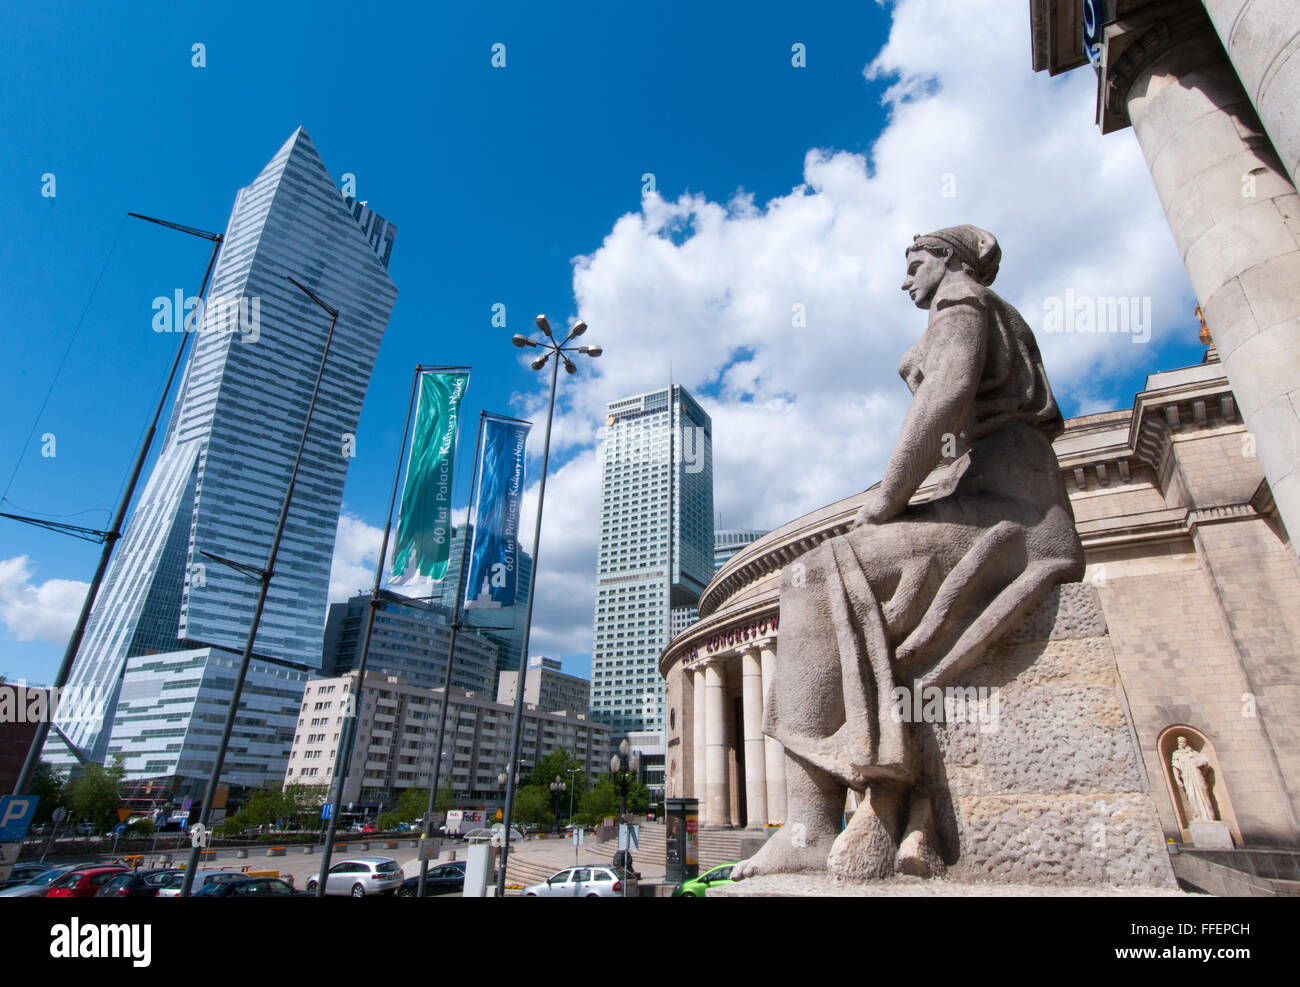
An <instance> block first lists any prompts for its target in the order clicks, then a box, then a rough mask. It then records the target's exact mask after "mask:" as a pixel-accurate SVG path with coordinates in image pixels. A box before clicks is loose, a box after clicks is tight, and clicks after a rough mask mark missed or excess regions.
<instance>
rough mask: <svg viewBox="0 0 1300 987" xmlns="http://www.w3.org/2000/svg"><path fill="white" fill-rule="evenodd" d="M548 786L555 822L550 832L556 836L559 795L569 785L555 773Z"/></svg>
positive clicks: (558, 821) (558, 831)
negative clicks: (553, 806) (553, 807)
mask: <svg viewBox="0 0 1300 987" xmlns="http://www.w3.org/2000/svg"><path fill="white" fill-rule="evenodd" d="M550 787H551V801H552V802H554V804H555V824H554V825H553V826H552V827H551V832H553V833H555V834H556V835H557V836H558V835H559V833H560V796H561V795H563V794H564V792H565V789H567V788H568V787H569V786H568V785H566V784H565V783H564V781H563V780H561V778H560V776H559V775H556V776H555V780H554V781H553V782H551V786H550Z"/></svg>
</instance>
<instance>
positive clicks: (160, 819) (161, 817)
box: [153, 812, 167, 829]
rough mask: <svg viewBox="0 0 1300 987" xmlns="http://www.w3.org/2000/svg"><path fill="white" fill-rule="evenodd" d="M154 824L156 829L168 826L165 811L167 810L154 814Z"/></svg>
mask: <svg viewBox="0 0 1300 987" xmlns="http://www.w3.org/2000/svg"><path fill="white" fill-rule="evenodd" d="M153 825H154V828H155V829H162V828H163V827H164V826H166V825H167V813H165V812H160V813H158V815H156V816H154V817H153Z"/></svg>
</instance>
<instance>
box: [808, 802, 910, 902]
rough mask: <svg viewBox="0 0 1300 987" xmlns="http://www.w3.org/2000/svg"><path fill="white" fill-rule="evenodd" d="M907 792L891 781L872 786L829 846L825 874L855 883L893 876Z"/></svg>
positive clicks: (905, 808) (905, 809)
mask: <svg viewBox="0 0 1300 987" xmlns="http://www.w3.org/2000/svg"><path fill="white" fill-rule="evenodd" d="M907 792H908V789H907V787H906V786H904V785H901V784H898V783H894V782H880V783H876V784H873V785H872V787H871V789H870V791H869V792H868V793H867V797H866V798H864V799H863V800H862V804H861V805H859V806H858V809H857V811H856V812H854V813H853V818H852V819H850V820H849V825H848V827H847V828H846V829H845V830H844V832H842V833H841V834H840V835H839V836H838V837H836V839H835V843H834V844H833V845H832V846H831V853H830V856H829V857H828V858H827V860H826V871H827V873H829V874H830V875H831V876H832V877H835V878H839V879H848V880H856V881H878V880H881V879H883V878H886V877H889V876H891V875H892V874H893V873H894V867H895V861H896V859H897V856H898V840H899V835H900V831H901V829H902V823H901V820H902V819H903V818H904V816H905V813H906V811H907Z"/></svg>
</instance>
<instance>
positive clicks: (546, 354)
mask: <svg viewBox="0 0 1300 987" xmlns="http://www.w3.org/2000/svg"><path fill="white" fill-rule="evenodd" d="M537 328H538V329H540V330H541V331H542V333H543V334H544V335H545V336H546V339H545V340H537V339H529V338H528V337H527V336H521V335H519V334H518V333H516V334H515V336H514V338H513V339H512V340H511V342H513V343H514V344H515V345H516V346H519V347H527V346H532V347H536V348H538V349H541V350H543V353H542V355H541V356H539V357H537V359H535V360H534V361H533V362H532V363H531V364H530V366H531V367H532V368H533V369H534V370H541V369H542V368H543V367H545V366H546V362H547V361H548V360H549V359H550V358H551V357H555V362H554V363H553V364H552V365H551V396H550V403H549V405H548V406H547V410H546V434H545V437H544V438H543V439H542V479H541V482H540V483H539V484H538V488H537V523H536V526H535V527H534V528H533V575H532V578H531V579H529V580H528V610H527V613H526V615H525V617H524V640H523V644H522V647H521V648H520V652H519V685H518V687H517V688H516V689H515V718H514V722H513V723H512V724H511V726H510V763H512V764H514V763H516V762H518V760H519V745H520V743H521V741H522V740H523V736H524V684H525V677H526V675H527V672H528V635H529V632H530V631H531V630H532V623H533V600H534V599H535V598H536V595H537V566H538V561H537V551H538V547H539V542H540V541H541V537H542V507H543V506H544V505H545V503H546V469H547V466H548V465H549V463H550V458H551V419H552V418H553V417H554V416H555V380H556V377H557V376H558V374H559V370H560V362H561V361H563V362H564V369H565V371H567V372H568V373H571V374H575V373H577V372H578V367H577V365H576V364H575V363H574V362H573V361H572V360H571V359H569V357H568V356H566V355H565V354H567V353H582V354H584V355H586V356H590V357H598V356H600V354H601V353H602V352H603V351H602V350H601V348H600V347H599V346H569V345H568V343H569V341H570V340H573V339H577V338H578V337H579V336H581V335H582V334H583V333H584V332H586V331H587V323H585V322H583V321H582V320H581V319H579V320H578V321H577V322H575V323H574V324H573V328H572V329H570V330H569V333H568V335H566V336H565V337H564V339H563V340H562V341H561V342H558V343H557V342H556V341H555V337H554V336H553V335H552V334H551V324H550V323H549V322H547V321H546V316H545V315H539V316H538V317H537ZM514 808H515V776H514V775H512V776H511V777H510V778H508V779H506V804H505V811H504V813H503V819H502V821H503V822H504V823H505V830H506V838H505V841H504V842H503V843H502V846H501V867H500V869H499V870H498V871H497V897H498V898H501V897H504V896H505V893H506V862H507V861H508V860H509V859H510V820H511V816H512V814H513V813H514Z"/></svg>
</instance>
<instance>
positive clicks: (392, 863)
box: [307, 857, 406, 898]
mask: <svg viewBox="0 0 1300 987" xmlns="http://www.w3.org/2000/svg"><path fill="white" fill-rule="evenodd" d="M405 880H406V875H405V874H403V873H402V868H401V867H399V866H398V864H397V861H396V860H394V859H393V858H392V857H352V858H351V859H349V860H342V861H339V862H338V863H337V864H335V865H334V866H332V867H331V868H330V872H329V874H328V875H327V876H326V878H325V893H326V894H327V895H351V896H352V897H353V898H364V897H366V895H371V894H392V893H393V892H394V891H396V890H397V889H398V888H400V887H401V886H402V882H403V881H405ZM316 887H317V885H316V878H314V877H313V878H312V879H311V880H310V881H308V882H307V893H308V894H315V893H316Z"/></svg>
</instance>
